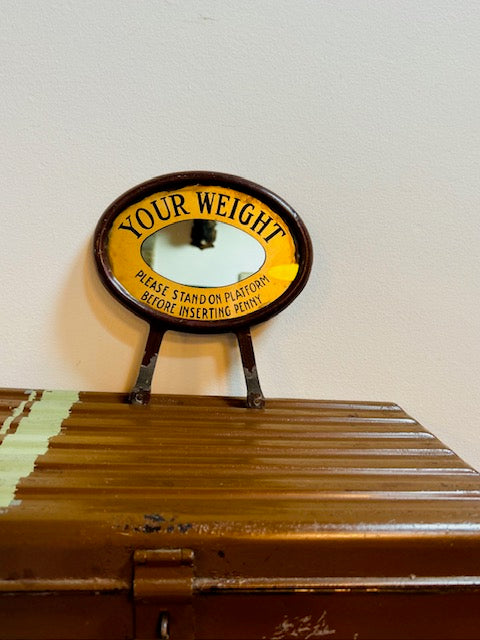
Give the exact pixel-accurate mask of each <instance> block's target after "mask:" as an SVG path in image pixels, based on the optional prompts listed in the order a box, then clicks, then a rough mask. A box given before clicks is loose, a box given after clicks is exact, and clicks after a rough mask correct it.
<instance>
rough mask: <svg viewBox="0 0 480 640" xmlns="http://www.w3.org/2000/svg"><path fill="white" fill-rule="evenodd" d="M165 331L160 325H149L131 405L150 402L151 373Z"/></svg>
mask: <svg viewBox="0 0 480 640" xmlns="http://www.w3.org/2000/svg"><path fill="white" fill-rule="evenodd" d="M165 331H166V329H165V327H163V326H162V325H153V324H151V325H150V331H149V334H148V338H147V343H146V345H145V352H144V354H143V360H142V363H141V365H140V369H139V370H138V376H137V381H136V383H135V386H134V387H133V389H132V392H131V393H130V398H129V402H130V403H131V404H148V403H149V401H150V391H151V387H152V378H153V373H154V371H155V365H156V363H157V357H158V352H159V351H160V345H161V344H162V339H163V336H164V335H165Z"/></svg>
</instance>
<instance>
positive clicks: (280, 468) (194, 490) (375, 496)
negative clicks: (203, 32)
mask: <svg viewBox="0 0 480 640" xmlns="http://www.w3.org/2000/svg"><path fill="white" fill-rule="evenodd" d="M29 397H30V398H31V397H32V394H31V393H26V392H24V391H12V390H4V391H2V392H1V393H0V420H2V423H3V424H5V421H6V420H7V419H8V417H9V416H12V414H15V413H16V415H15V417H14V419H13V420H12V421H11V423H10V424H9V425H8V428H5V429H4V432H3V433H2V437H5V436H6V435H7V434H8V433H10V434H11V433H14V432H15V429H16V426H17V425H18V423H19V421H20V420H21V419H22V417H23V416H26V415H28V412H29V409H30V407H31V406H32V401H31V400H30V401H28V400H27V398H29ZM35 397H36V398H37V399H38V398H40V397H41V392H36V394H35ZM126 399H127V398H126V396H125V395H122V394H108V393H105V394H100V393H81V394H80V401H79V402H77V403H75V404H74V405H73V407H72V409H71V413H70V416H69V417H68V418H67V419H66V420H64V422H63V425H62V429H61V433H60V434H59V435H58V436H56V437H53V438H51V439H50V442H49V447H48V451H47V452H46V453H45V454H44V455H40V456H39V457H38V459H37V460H36V464H35V472H34V473H32V474H30V475H29V476H28V477H27V478H24V479H23V480H22V481H21V482H20V484H19V486H18V490H17V495H16V499H18V500H28V501H31V500H49V499H52V497H54V499H55V501H57V502H58V501H62V500H68V501H70V502H72V501H80V502H82V501H85V500H88V503H89V509H90V510H91V509H93V508H94V507H95V505H96V504H98V507H99V508H100V509H106V508H108V505H109V504H111V503H112V500H113V501H114V502H115V503H116V504H118V502H119V501H122V500H123V501H127V502H128V501H130V502H131V500H132V497H134V496H136V497H137V500H139V501H140V502H144V501H145V500H146V499H147V498H150V499H151V498H152V497H155V496H157V497H161V499H162V500H163V501H169V500H170V499H173V500H174V501H175V504H176V505H177V506H178V504H179V501H181V502H187V503H188V502H190V501H191V500H194V501H195V502H196V503H197V505H198V504H202V502H201V500H202V496H203V497H207V498H208V501H209V503H210V504H211V503H212V502H216V503H219V506H220V503H221V505H222V513H223V514H224V516H226V517H228V514H229V511H231V515H232V516H234V515H235V512H236V511H237V510H236V508H235V506H234V503H235V502H236V501H239V500H240V501H241V500H248V501H250V503H251V502H252V501H260V502H265V503H269V504H270V506H269V510H271V503H272V502H275V501H282V503H285V501H289V511H290V512H291V513H292V510H293V512H295V505H296V504H298V505H299V509H301V510H303V509H304V505H303V502H304V501H314V502H315V503H317V504H318V503H320V502H322V503H325V502H328V503H335V504H337V505H340V504H342V503H345V502H349V503H351V505H352V508H354V510H355V511H357V512H358V508H359V505H368V504H371V503H372V502H376V503H377V504H376V514H377V516H378V517H377V518H376V519H377V521H378V522H380V521H381V511H382V505H381V503H382V502H387V503H391V502H392V501H397V502H398V501H408V502H409V503H410V504H409V507H408V509H409V510H410V512H411V513H413V512H417V514H418V515H417V516H415V517H416V518H417V519H418V520H419V521H424V520H425V515H426V514H425V506H424V503H425V502H428V503H429V504H432V503H433V502H436V503H440V502H441V503H442V504H446V502H445V501H448V502H451V501H454V502H455V503H460V502H461V501H465V500H473V501H474V502H475V501H476V500H478V499H479V498H480V483H479V476H478V474H477V473H476V472H475V471H474V470H473V469H471V468H470V467H468V466H467V465H466V464H465V463H464V462H463V461H462V460H461V459H460V458H458V456H456V455H455V454H454V453H453V452H452V451H451V450H450V449H449V448H448V447H446V446H445V445H444V444H442V443H441V442H440V441H439V440H438V439H437V438H435V437H434V436H433V435H432V434H430V433H429V432H428V431H426V430H425V429H424V428H423V427H421V426H420V425H419V424H418V423H417V422H416V421H415V420H414V419H412V418H411V417H409V416H408V415H406V414H405V413H404V412H403V411H402V410H401V409H400V408H399V407H398V406H396V405H394V404H389V403H363V402H357V403H353V402H348V403H347V402H328V401H314V400H269V401H268V402H267V407H266V409H265V410H263V411H255V410H250V409H246V408H244V407H243V406H242V401H240V400H238V399H225V398H215V397H184V396H176V397H175V396H168V397H167V396H154V397H153V398H152V401H151V404H150V406H148V407H139V406H130V405H129V404H127V402H126ZM22 403H24V405H23V409H22V411H21V412H20V413H19V409H18V408H19V407H20V408H21V407H22ZM23 442H24V443H25V436H24V437H23ZM130 508H131V505H130ZM360 508H361V507H360ZM365 508H366V509H369V507H368V506H366V507H365ZM202 509H203V511H205V507H204V506H203V507H202ZM349 511H351V509H350V510H349ZM322 512H323V509H320V510H319V513H318V514H316V522H317V523H318V522H320V521H322V520H324V518H322V516H321V514H322ZM206 515H207V514H206ZM244 515H245V514H244ZM300 515H301V514H299V516H300ZM372 517H373V514H372V513H371V512H370V515H369V519H370V520H371V519H372ZM344 519H346V520H348V521H350V518H349V517H348V518H347V517H345V518H344ZM325 520H326V522H328V518H327V519H325ZM362 520H364V518H362Z"/></svg>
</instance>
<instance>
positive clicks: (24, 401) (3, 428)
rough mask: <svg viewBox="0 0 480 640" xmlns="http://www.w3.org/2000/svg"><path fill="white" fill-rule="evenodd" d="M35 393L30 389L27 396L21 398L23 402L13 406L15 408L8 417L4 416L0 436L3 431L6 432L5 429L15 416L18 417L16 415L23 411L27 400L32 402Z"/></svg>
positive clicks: (6, 429) (7, 428)
mask: <svg viewBox="0 0 480 640" xmlns="http://www.w3.org/2000/svg"><path fill="white" fill-rule="evenodd" d="M25 393H28V391H25ZM36 395H37V393H36V392H35V391H31V392H30V395H29V396H28V398H27V399H26V400H23V402H20V404H19V405H18V407H15V409H14V410H13V411H12V415H11V416H8V418H5V420H4V421H3V424H2V426H1V427H0V436H1V435H2V434H3V433H7V431H8V430H9V428H10V425H11V424H12V422H13V421H14V420H15V418H18V416H20V415H21V414H22V413H23V410H24V409H25V406H26V404H27V402H33V401H34V400H35V397H36Z"/></svg>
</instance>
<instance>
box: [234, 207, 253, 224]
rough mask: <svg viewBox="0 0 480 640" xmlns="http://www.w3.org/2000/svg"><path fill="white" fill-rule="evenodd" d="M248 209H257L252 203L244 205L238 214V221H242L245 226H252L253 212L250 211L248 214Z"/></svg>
mask: <svg viewBox="0 0 480 640" xmlns="http://www.w3.org/2000/svg"><path fill="white" fill-rule="evenodd" d="M248 208H252V209H254V208H255V207H254V206H253V204H252V203H251V202H249V203H248V204H244V205H243V207H242V208H241V209H240V213H239V214H238V219H239V221H240V224H243V225H245V224H250V220H251V219H252V216H253V212H252V211H248V213H247V209H248Z"/></svg>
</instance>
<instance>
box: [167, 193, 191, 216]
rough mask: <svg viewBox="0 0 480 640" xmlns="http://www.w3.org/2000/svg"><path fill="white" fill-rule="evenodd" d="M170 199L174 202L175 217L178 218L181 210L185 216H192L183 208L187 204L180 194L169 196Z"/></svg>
mask: <svg viewBox="0 0 480 640" xmlns="http://www.w3.org/2000/svg"><path fill="white" fill-rule="evenodd" d="M168 197H169V198H170V200H171V201H172V204H173V208H174V209H175V212H174V215H175V217H177V218H178V216H179V215H180V214H179V213H178V210H179V209H180V210H181V212H182V213H183V214H184V215H187V216H188V215H189V214H190V211H187V210H186V209H185V208H184V206H183V204H184V202H185V198H184V197H183V196H182V195H181V194H180V193H174V194H173V195H172V196H168Z"/></svg>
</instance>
